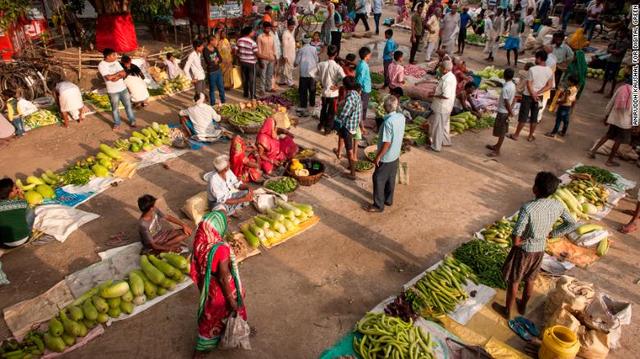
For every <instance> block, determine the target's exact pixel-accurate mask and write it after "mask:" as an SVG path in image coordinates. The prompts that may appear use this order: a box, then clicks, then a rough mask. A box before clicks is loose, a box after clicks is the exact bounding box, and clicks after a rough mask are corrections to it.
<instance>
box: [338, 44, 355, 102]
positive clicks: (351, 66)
mask: <svg viewBox="0 0 640 359" xmlns="http://www.w3.org/2000/svg"><path fill="white" fill-rule="evenodd" d="M338 63H339V64H340V66H341V67H342V71H344V76H345V77H349V76H351V77H356V54H347V57H345V58H344V60H338ZM345 97H347V90H346V89H345V88H344V86H340V95H338V103H342V102H343V101H344V99H345Z"/></svg>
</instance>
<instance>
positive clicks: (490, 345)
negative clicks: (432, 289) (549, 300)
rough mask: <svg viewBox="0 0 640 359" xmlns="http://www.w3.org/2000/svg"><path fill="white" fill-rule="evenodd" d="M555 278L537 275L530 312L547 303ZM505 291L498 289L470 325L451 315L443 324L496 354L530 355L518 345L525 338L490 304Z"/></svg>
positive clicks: (465, 338) (496, 356) (502, 300)
mask: <svg viewBox="0 0 640 359" xmlns="http://www.w3.org/2000/svg"><path fill="white" fill-rule="evenodd" d="M554 282H555V281H554V280H553V279H552V278H549V277H545V276H538V279H537V280H536V285H535V288H534V295H533V297H532V298H531V300H530V302H529V306H528V311H527V315H530V313H532V312H534V311H535V310H536V308H538V307H539V306H541V305H542V304H544V301H545V299H546V295H547V293H548V292H549V291H550V290H551V288H552V287H553V285H554V284H553V283H554ZM505 295H506V292H505V291H504V290H500V289H497V290H496V296H495V297H494V299H493V301H492V302H489V303H487V304H486V305H485V306H483V307H482V309H480V310H479V311H478V312H477V313H476V314H475V315H474V316H473V318H471V320H470V321H469V322H468V323H467V325H464V326H463V325H461V324H458V323H457V322H455V321H454V320H452V319H451V318H449V317H444V318H441V321H442V324H443V326H444V327H445V329H447V330H448V331H450V332H451V333H453V334H455V335H457V336H458V337H459V338H460V339H462V341H463V342H464V343H466V344H470V345H478V346H482V347H484V349H485V350H486V351H487V352H489V354H491V355H493V356H494V358H529V356H528V355H526V354H524V353H522V352H521V351H519V350H518V349H516V348H521V347H524V344H525V342H524V341H522V339H520V338H519V337H518V336H517V335H516V334H515V333H514V332H513V331H511V329H509V326H508V324H507V321H506V320H505V319H504V318H503V317H502V316H500V315H499V314H498V313H496V312H495V311H494V310H493V309H492V308H491V305H492V303H493V302H497V303H500V304H504V301H505Z"/></svg>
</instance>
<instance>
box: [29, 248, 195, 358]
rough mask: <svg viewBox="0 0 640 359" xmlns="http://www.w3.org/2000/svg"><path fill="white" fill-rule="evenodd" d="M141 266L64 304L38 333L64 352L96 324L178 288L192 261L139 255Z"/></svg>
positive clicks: (171, 255)
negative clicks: (43, 330)
mask: <svg viewBox="0 0 640 359" xmlns="http://www.w3.org/2000/svg"><path fill="white" fill-rule="evenodd" d="M140 267H141V269H135V270H132V271H131V272H129V274H128V276H127V278H126V280H115V281H114V280H108V281H106V282H103V283H101V284H99V285H98V286H96V287H94V288H92V289H90V290H88V291H87V292H85V293H84V294H82V295H81V296H79V297H78V298H77V299H76V300H75V301H73V302H72V303H71V304H70V305H69V306H67V307H65V308H63V309H62V310H61V311H60V312H59V313H58V315H57V316H55V317H53V318H51V319H50V320H49V323H48V328H47V330H46V332H44V333H39V334H38V335H41V336H42V339H43V342H44V346H46V348H47V349H49V350H50V351H53V352H58V353H60V352H63V351H64V350H65V349H66V348H67V347H70V346H73V345H74V344H75V343H76V340H77V338H81V337H84V336H86V335H87V333H88V332H89V331H90V330H91V329H93V328H94V327H96V326H97V325H100V324H104V323H106V322H108V321H109V319H110V318H118V317H119V316H120V315H122V314H123V313H124V314H131V313H133V310H134V308H135V307H136V306H138V305H142V304H144V303H145V302H146V301H147V300H150V299H153V298H155V297H157V296H161V295H164V294H166V293H167V292H168V291H171V290H173V289H175V287H176V285H177V284H178V283H180V282H182V281H184V280H185V278H186V276H185V274H187V273H189V261H188V260H187V259H186V258H184V257H182V256H180V255H178V254H175V253H161V254H160V258H158V257H156V256H153V255H148V256H147V255H143V256H140ZM20 358H22V357H20Z"/></svg>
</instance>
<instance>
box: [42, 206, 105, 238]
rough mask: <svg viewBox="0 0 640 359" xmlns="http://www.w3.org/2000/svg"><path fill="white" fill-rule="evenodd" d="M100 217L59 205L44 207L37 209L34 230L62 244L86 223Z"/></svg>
mask: <svg viewBox="0 0 640 359" xmlns="http://www.w3.org/2000/svg"><path fill="white" fill-rule="evenodd" d="M98 217H100V216H99V215H97V214H95V213H90V212H85V211H81V210H79V209H75V208H71V207H67V206H63V205H59V204H52V205H42V206H39V207H36V219H35V221H34V223H33V229H34V230H39V231H41V232H43V233H45V234H48V235H50V236H52V237H54V238H55V239H56V240H58V241H60V242H64V241H65V240H67V238H68V237H69V235H70V234H71V233H73V232H74V231H75V230H76V229H78V228H79V227H80V226H82V225H83V224H85V223H88V222H91V221H93V220H94V219H96V218H98Z"/></svg>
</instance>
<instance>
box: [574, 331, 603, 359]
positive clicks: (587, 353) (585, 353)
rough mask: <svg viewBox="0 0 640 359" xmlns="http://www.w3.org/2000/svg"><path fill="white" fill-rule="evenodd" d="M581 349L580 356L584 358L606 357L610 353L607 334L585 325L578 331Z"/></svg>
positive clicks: (597, 358)
mask: <svg viewBox="0 0 640 359" xmlns="http://www.w3.org/2000/svg"><path fill="white" fill-rule="evenodd" d="M578 339H580V351H579V352H578V356H580V357H581V358H584V359H604V358H606V357H607V355H608V354H609V346H608V345H607V342H608V339H607V334H605V333H603V332H601V331H599V330H589V329H587V328H586V327H584V326H581V327H580V330H579V331H578Z"/></svg>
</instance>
